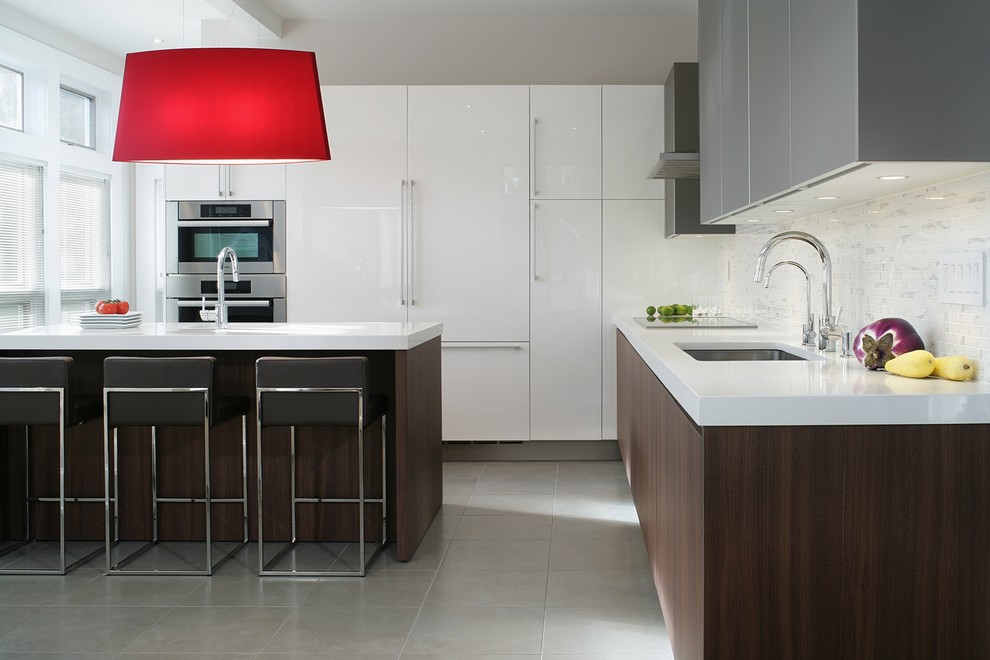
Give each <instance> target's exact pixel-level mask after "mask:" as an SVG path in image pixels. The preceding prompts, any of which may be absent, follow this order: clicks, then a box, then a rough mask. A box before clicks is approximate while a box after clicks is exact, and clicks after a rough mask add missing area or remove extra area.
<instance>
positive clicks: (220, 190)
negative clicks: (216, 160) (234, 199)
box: [217, 165, 225, 198]
mask: <svg viewBox="0 0 990 660" xmlns="http://www.w3.org/2000/svg"><path fill="white" fill-rule="evenodd" d="M217 196H218V197H220V198H223V197H224V196H225V195H224V194H223V165H217Z"/></svg>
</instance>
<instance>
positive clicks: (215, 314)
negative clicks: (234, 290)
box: [199, 245, 239, 330]
mask: <svg viewBox="0 0 990 660" xmlns="http://www.w3.org/2000/svg"><path fill="white" fill-rule="evenodd" d="M228 257H229V258H230V274H231V276H232V278H233V280H234V281H235V282H237V281H239V278H238V275H237V253H236V252H234V250H233V249H232V248H231V247H230V246H229V245H228V246H225V247H224V248H223V249H222V250H220V254H218V255H217V302H216V307H214V308H213V309H212V310H207V309H206V298H205V297H204V298H203V309H201V310H200V311H199V317H200V318H201V319H203V320H204V321H216V324H217V330H222V329H224V328H226V327H227V301H226V299H225V295H226V292H225V291H224V285H223V266H224V263H225V262H226V261H227V258H228Z"/></svg>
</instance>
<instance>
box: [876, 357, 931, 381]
mask: <svg viewBox="0 0 990 660" xmlns="http://www.w3.org/2000/svg"><path fill="white" fill-rule="evenodd" d="M883 368H884V369H886V370H887V371H888V372H889V373H892V374H897V375H898V376H907V377H908V378H927V377H928V376H931V375H932V372H933V371H935V356H934V355H932V354H931V353H929V352H928V351H910V352H908V353H904V354H903V355H898V356H897V357H895V358H894V359H893V360H888V361H887V364H885V365H883Z"/></svg>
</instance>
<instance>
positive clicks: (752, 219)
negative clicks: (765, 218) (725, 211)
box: [746, 218, 760, 222]
mask: <svg viewBox="0 0 990 660" xmlns="http://www.w3.org/2000/svg"><path fill="white" fill-rule="evenodd" d="M759 221H760V219H759V218H746V222H759Z"/></svg>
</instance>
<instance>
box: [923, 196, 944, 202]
mask: <svg viewBox="0 0 990 660" xmlns="http://www.w3.org/2000/svg"><path fill="white" fill-rule="evenodd" d="M925 199H930V200H932V201H935V200H937V199H945V197H943V196H942V195H929V196H928V197H925Z"/></svg>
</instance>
